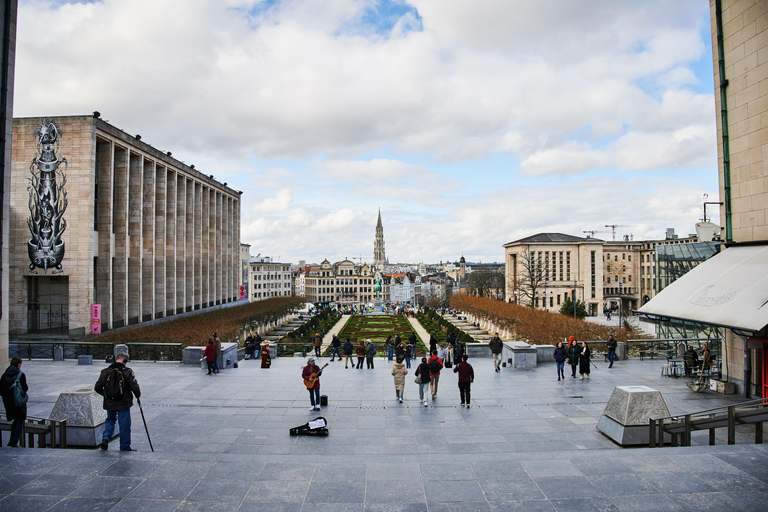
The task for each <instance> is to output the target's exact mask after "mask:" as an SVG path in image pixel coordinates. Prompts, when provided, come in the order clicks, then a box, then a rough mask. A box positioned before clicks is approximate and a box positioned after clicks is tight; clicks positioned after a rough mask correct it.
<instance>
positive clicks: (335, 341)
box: [331, 334, 341, 362]
mask: <svg viewBox="0 0 768 512" xmlns="http://www.w3.org/2000/svg"><path fill="white" fill-rule="evenodd" d="M331 347H332V351H331V362H333V361H335V360H336V358H337V357H338V358H339V361H341V353H340V352H339V349H340V348H341V340H340V339H339V338H338V337H336V335H335V334H334V335H333V338H332V339H331Z"/></svg>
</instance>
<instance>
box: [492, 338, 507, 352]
mask: <svg viewBox="0 0 768 512" xmlns="http://www.w3.org/2000/svg"><path fill="white" fill-rule="evenodd" d="M488 346H489V347H490V348H491V352H492V353H494V354H501V351H502V350H503V349H504V343H503V342H502V341H501V338H497V337H495V336H494V337H493V338H491V341H489V342H488Z"/></svg>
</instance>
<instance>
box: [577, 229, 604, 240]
mask: <svg viewBox="0 0 768 512" xmlns="http://www.w3.org/2000/svg"><path fill="white" fill-rule="evenodd" d="M582 233H591V234H592V238H595V233H610V231H598V230H597V229H587V230H585V231H582Z"/></svg>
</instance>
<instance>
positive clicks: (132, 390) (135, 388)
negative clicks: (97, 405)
mask: <svg viewBox="0 0 768 512" xmlns="http://www.w3.org/2000/svg"><path fill="white" fill-rule="evenodd" d="M113 368H116V369H118V370H120V371H121V372H122V373H123V378H124V379H125V388H124V392H123V398H122V399H120V400H109V399H108V398H107V397H106V396H104V386H105V385H106V384H107V377H108V376H109V374H110V372H111V371H112V369H113ZM93 390H94V391H95V392H97V393H98V394H100V395H101V396H104V410H105V411H122V410H123V409H130V408H131V407H133V397H134V395H135V396H136V398H139V397H140V396H141V389H140V388H139V383H138V382H136V376H135V375H134V374H133V370H131V369H130V368H128V367H127V366H125V365H124V364H123V363H117V362H115V363H112V364H111V365H109V366H107V367H106V368H104V369H103V370H101V375H100V376H99V380H98V381H97V382H96V385H95V386H94V387H93Z"/></svg>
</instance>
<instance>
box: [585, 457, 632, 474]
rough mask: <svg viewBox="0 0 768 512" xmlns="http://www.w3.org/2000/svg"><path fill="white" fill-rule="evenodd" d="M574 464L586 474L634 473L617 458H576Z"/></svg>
mask: <svg viewBox="0 0 768 512" xmlns="http://www.w3.org/2000/svg"><path fill="white" fill-rule="evenodd" d="M573 465H574V467H575V468H576V469H578V470H579V471H581V472H582V473H583V474H584V475H585V476H598V475H625V474H630V473H634V471H632V470H631V469H629V467H627V465H626V464H624V463H623V462H621V461H620V460H616V459H606V458H600V459H588V460H575V461H573Z"/></svg>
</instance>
